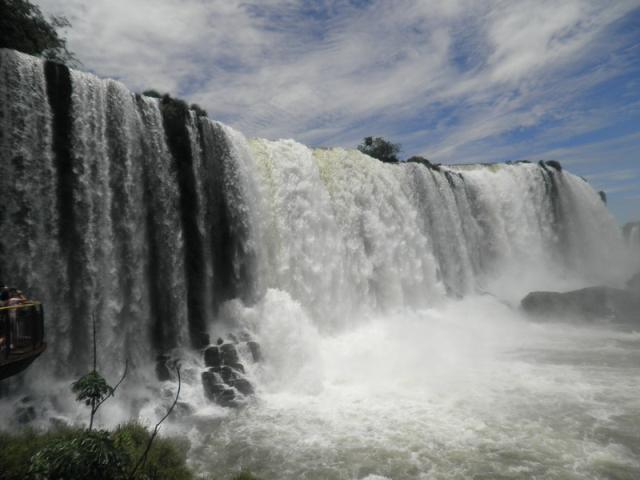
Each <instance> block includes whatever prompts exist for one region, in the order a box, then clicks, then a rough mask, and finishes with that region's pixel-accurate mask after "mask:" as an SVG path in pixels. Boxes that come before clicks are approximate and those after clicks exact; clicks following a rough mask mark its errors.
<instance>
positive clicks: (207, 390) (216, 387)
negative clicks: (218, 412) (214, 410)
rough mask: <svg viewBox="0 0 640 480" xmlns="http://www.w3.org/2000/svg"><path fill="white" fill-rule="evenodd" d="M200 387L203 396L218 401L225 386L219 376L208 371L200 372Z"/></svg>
mask: <svg viewBox="0 0 640 480" xmlns="http://www.w3.org/2000/svg"><path fill="white" fill-rule="evenodd" d="M202 387H203V388H204V394H205V396H206V397H207V398H208V399H209V400H212V401H214V402H216V401H218V399H219V397H220V395H222V392H224V390H225V389H226V388H227V387H226V386H225V384H224V383H223V382H222V379H221V378H220V376H219V375H217V374H216V373H214V372H210V371H205V372H202Z"/></svg>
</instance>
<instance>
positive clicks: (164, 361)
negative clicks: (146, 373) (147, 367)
mask: <svg viewBox="0 0 640 480" xmlns="http://www.w3.org/2000/svg"><path fill="white" fill-rule="evenodd" d="M169 359H170V358H169V356H168V355H158V356H157V357H156V377H158V381H160V382H166V381H167V380H171V378H172V374H171V369H170V368H169V365H168V363H169Z"/></svg>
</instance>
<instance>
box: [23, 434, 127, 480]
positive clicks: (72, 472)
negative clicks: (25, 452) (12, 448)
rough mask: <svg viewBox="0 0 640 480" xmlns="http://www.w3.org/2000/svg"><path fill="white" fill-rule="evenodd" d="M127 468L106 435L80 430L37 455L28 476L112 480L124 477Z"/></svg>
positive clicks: (63, 479)
mask: <svg viewBox="0 0 640 480" xmlns="http://www.w3.org/2000/svg"><path fill="white" fill-rule="evenodd" d="M126 466H127V464H126V457H125V456H124V455H123V452H122V451H121V450H120V449H118V448H117V447H116V445H115V443H114V441H113V439H112V438H111V435H110V433H109V432H107V431H104V430H100V431H95V432H90V431H83V432H80V433H78V434H77V435H76V436H74V437H73V438H70V439H65V440H60V441H57V442H52V443H51V444H49V445H48V446H46V447H45V448H43V449H42V450H40V451H39V452H38V453H36V454H35V455H34V456H33V457H32V458H31V467H30V469H29V473H30V474H31V475H32V476H33V477H34V478H35V479H38V480H40V479H43V480H44V479H48V480H75V479H78V480H80V479H88V478H91V479H93V480H114V479H119V478H124V475H125V472H126Z"/></svg>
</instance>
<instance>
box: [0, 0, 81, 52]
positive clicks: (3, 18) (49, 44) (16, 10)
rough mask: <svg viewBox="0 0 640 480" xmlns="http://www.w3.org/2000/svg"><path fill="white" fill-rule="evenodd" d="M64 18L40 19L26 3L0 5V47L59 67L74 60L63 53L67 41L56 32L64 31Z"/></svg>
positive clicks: (9, 1) (11, 1) (23, 0)
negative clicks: (56, 63)
mask: <svg viewBox="0 0 640 480" xmlns="http://www.w3.org/2000/svg"><path fill="white" fill-rule="evenodd" d="M69 25H70V24H69V21H68V20H67V19H66V18H65V17H50V18H49V20H47V19H46V18H44V16H43V15H42V12H41V11H40V9H39V8H38V7H37V6H36V5H33V4H32V3H31V2H29V1H28V0H2V1H0V47H1V48H13V49H15V50H18V51H20V52H24V53H28V54H29V55H36V56H41V57H44V58H46V59H48V60H53V61H56V62H59V63H66V64H74V63H76V62H77V60H76V59H75V58H74V56H73V54H71V53H70V52H69V50H67V41H66V39H65V38H63V37H61V36H60V35H59V34H58V30H59V29H61V28H64V27H68V26H69Z"/></svg>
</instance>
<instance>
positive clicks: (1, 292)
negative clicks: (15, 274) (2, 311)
mask: <svg viewBox="0 0 640 480" xmlns="http://www.w3.org/2000/svg"><path fill="white" fill-rule="evenodd" d="M8 303H9V288H8V287H7V286H5V285H1V284H0V307H6V306H7V304H8Z"/></svg>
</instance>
